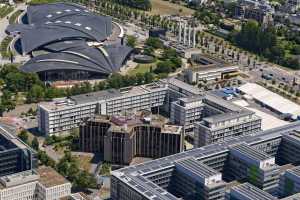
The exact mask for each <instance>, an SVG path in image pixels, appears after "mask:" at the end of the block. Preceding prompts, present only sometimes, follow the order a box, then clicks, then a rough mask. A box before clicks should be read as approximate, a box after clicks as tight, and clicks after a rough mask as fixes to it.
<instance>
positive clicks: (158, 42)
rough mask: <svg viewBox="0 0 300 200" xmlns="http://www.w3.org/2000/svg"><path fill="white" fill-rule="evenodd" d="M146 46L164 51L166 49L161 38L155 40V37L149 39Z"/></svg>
mask: <svg viewBox="0 0 300 200" xmlns="http://www.w3.org/2000/svg"><path fill="white" fill-rule="evenodd" d="M145 44H146V45H147V46H148V47H152V48H154V49H162V48H163V47H164V45H163V43H162V41H161V40H160V39H159V38H155V37H149V38H148V39H147V40H146V42H145Z"/></svg>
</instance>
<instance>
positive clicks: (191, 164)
mask: <svg viewBox="0 0 300 200" xmlns="http://www.w3.org/2000/svg"><path fill="white" fill-rule="evenodd" d="M175 167H176V170H179V171H180V172H181V173H184V174H185V175H188V176H190V178H192V179H196V180H198V181H200V182H201V183H203V184H205V179H206V178H210V177H213V176H217V175H218V178H216V179H215V181H214V183H217V182H218V183H221V181H222V174H221V173H220V172H218V171H216V170H214V169H213V168H211V167H208V166H207V165H205V164H203V163H201V162H199V161H197V160H196V159H195V158H188V159H184V160H180V161H177V162H176V163H175Z"/></svg>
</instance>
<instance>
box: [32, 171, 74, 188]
mask: <svg viewBox="0 0 300 200" xmlns="http://www.w3.org/2000/svg"><path fill="white" fill-rule="evenodd" d="M37 173H38V174H39V175H40V179H39V182H40V183H41V184H42V185H43V186H44V187H46V188H50V187H54V186H56V185H62V184H65V183H69V181H68V180H67V179H65V178H64V177H63V176H62V175H60V174H59V173H58V172H56V171H55V170H54V169H52V168H51V167H46V166H41V167H39V168H38V169H37Z"/></svg>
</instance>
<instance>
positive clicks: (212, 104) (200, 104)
mask: <svg viewBox="0 0 300 200" xmlns="http://www.w3.org/2000/svg"><path fill="white" fill-rule="evenodd" d="M170 121H171V123H174V124H178V125H181V126H183V127H184V130H185V133H186V134H188V135H191V136H193V137H194V138H195V146H197V147H200V146H204V145H207V144H211V143H215V142H220V141H223V140H225V139H228V138H231V137H237V136H240V135H251V134H253V133H256V132H258V131H260V130H261V118H260V117H258V116H256V115H255V113H254V112H252V111H250V110H248V109H245V108H242V107H240V106H237V105H235V104H233V103H231V102H229V101H226V100H223V99H222V98H220V97H218V96H216V95H214V94H212V93H208V94H206V95H204V96H191V97H185V98H180V99H179V100H177V101H174V102H172V104H171V112H170Z"/></svg>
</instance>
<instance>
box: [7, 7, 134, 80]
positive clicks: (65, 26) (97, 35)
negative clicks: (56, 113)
mask: <svg viewBox="0 0 300 200" xmlns="http://www.w3.org/2000/svg"><path fill="white" fill-rule="evenodd" d="M22 22H23V23H22V24H13V25H9V26H8V27H7V29H6V32H7V33H8V34H10V35H16V36H17V37H18V38H19V39H18V40H16V42H15V45H14V46H15V47H16V48H15V49H16V50H17V51H19V53H21V54H31V55H36V56H34V57H33V58H32V59H31V60H30V61H28V62H27V63H25V64H24V65H23V66H22V67H21V70H22V71H24V72H36V73H39V75H40V77H41V78H42V79H43V80H49V79H54V80H59V79H87V78H93V77H99V76H107V75H109V74H111V73H113V72H116V71H118V70H119V69H120V67H121V66H122V65H123V63H124V62H125V60H126V58H127V57H128V55H129V54H130V52H131V51H132V49H131V48H130V47H128V46H124V45H121V40H122V37H123V30H122V27H121V26H119V25H118V24H117V23H114V22H112V18H111V17H109V16H100V15H96V14H93V13H92V12H90V11H89V10H87V9H86V8H84V7H82V6H79V5H76V4H69V3H53V4H42V5H35V6H29V7H28V8H27V12H26V14H25V15H24V16H23V18H22Z"/></svg>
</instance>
